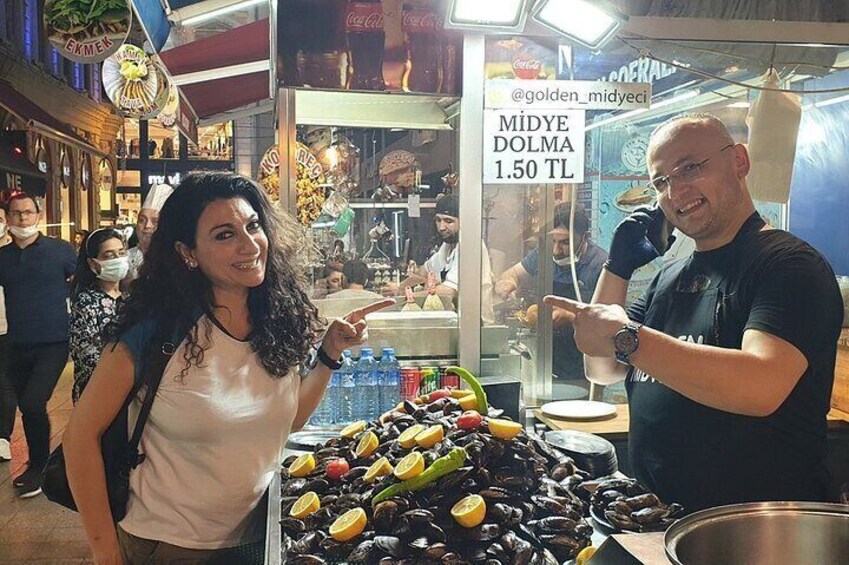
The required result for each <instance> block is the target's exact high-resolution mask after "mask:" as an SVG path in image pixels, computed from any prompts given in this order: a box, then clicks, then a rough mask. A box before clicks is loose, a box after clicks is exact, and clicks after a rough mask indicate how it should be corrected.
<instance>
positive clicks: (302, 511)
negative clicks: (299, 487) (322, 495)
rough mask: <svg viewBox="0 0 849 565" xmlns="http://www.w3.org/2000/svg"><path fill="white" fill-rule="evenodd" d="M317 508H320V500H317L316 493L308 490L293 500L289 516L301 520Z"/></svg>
mask: <svg viewBox="0 0 849 565" xmlns="http://www.w3.org/2000/svg"><path fill="white" fill-rule="evenodd" d="M319 508H321V501H319V499H318V495H317V494H316V493H314V492H313V491H309V492H308V493H306V494H304V495H303V496H301V497H300V498H299V499H298V500H296V501H295V504H294V505H293V506H292V509H291V510H289V516H291V517H292V518H297V519H298V520H303V519H304V518H306V517H307V516H309V515H310V514H312V513H313V512H315V511H316V510H318V509H319Z"/></svg>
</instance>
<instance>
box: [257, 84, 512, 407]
mask: <svg viewBox="0 0 849 565" xmlns="http://www.w3.org/2000/svg"><path fill="white" fill-rule="evenodd" d="M281 100H282V101H283V103H282V105H281V108H280V110H279V115H280V118H281V119H280V122H281V124H280V130H279V131H280V138H281V140H280V143H279V145H278V146H277V148H276V150H277V155H275V156H269V154H268V153H267V154H266V157H267V158H266V159H265V161H267V162H271V163H277V162H278V161H279V163H280V167H279V168H278V167H275V166H272V167H270V168H268V170H267V172H266V173H260V182H261V183H263V184H265V185H266V188H267V189H268V190H269V193H270V194H272V197H279V200H280V205H281V206H282V207H284V208H285V209H287V210H289V211H290V212H292V213H294V214H295V215H296V217H297V219H298V220H299V221H300V222H301V223H302V225H303V226H304V227H305V229H306V230H307V232H308V234H309V235H310V239H311V241H312V246H313V248H312V249H311V250H310V251H311V257H312V261H311V269H310V271H309V272H308V273H306V275H307V279H308V281H309V284H310V292H311V298H312V299H313V302H314V304H315V305H316V306H317V308H318V310H319V313H320V314H321V315H322V316H325V317H327V318H333V317H339V316H343V315H345V314H347V313H348V312H350V311H351V310H352V309H354V308H357V307H361V306H364V305H366V304H369V303H371V302H373V301H375V300H378V299H380V298H382V297H384V296H389V297H393V298H394V299H395V301H396V304H395V306H391V307H389V308H386V309H384V310H382V311H380V312H377V313H374V314H372V315H370V317H369V339H368V341H367V342H366V343H365V344H364V345H363V347H367V348H371V349H373V350H374V351H375V355H376V356H378V355H379V354H380V352H381V351H382V349H383V348H387V347H392V348H394V350H395V356H396V357H397V359H398V360H399V362H400V363H401V365H402V367H425V368H431V367H432V368H436V369H437V370H438V368H439V367H444V366H448V365H452V364H456V363H457V362H458V360H459V359H460V352H461V349H462V343H463V340H462V336H461V333H462V329H461V325H460V316H461V312H462V310H463V309H464V308H465V307H467V306H471V305H476V303H477V302H478V301H479V299H480V296H481V295H482V294H484V291H483V289H485V293H486V294H487V295H489V296H491V295H492V292H491V287H492V278H491V277H489V278H488V279H487V278H486V277H476V278H477V279H478V280H477V281H473V282H471V284H468V283H467V282H466V281H465V280H464V282H463V284H462V286H458V273H457V271H458V270H459V267H460V265H461V264H462V262H461V260H460V258H461V257H462V255H461V254H460V251H459V245H458V242H459V241H462V239H463V238H465V237H466V231H465V224H463V228H462V229H461V222H460V220H459V209H460V199H461V198H462V195H463V191H464V188H463V187H462V184H461V183H460V182H459V175H460V173H461V166H459V163H460V160H459V144H460V143H461V139H460V134H459V129H460V128H459V122H458V119H457V117H458V108H457V106H458V100H457V99H456V98H450V97H441V96H424V95H416V94H404V95H387V94H366V93H356V92H345V93H328V92H322V91H309V90H296V89H283V91H282V93H281ZM287 101H289V102H291V103H292V104H291V106H289V105H288V104H287ZM287 120H290V121H289V122H288V126H287ZM365 124H372V125H371V126H370V127H364V125H365ZM273 149H274V148H272V150H270V151H271V152H272V153H273V152H274V151H273ZM260 168H261V169H262V168H263V167H262V166H261V167H260ZM278 171H280V172H279V175H280V178H283V179H286V178H288V179H289V182H288V185H287V183H285V181H284V182H282V183H280V188H279V189H278V188H276V186H274V185H275V183H277V182H278V181H277V178H276V177H275V173H277V172H278ZM476 224H477V222H476V221H475V222H472V225H473V226H474V227H476ZM478 240H479V241H480V238H479V237H478ZM479 248H480V249H483V246H480V244H479ZM487 265H489V261H487ZM470 288H471V290H469V289H470ZM480 319H483V320H485V322H486V324H487V325H488V326H490V325H492V324H493V322H494V315H493V313H492V311H491V309H490V310H489V311H486V309H484V311H483V312H482V313H481V314H480V318H479V320H478V321H477V323H476V326H477V327H479V326H480ZM477 327H476V329H477ZM506 330H507V328H506V327H503V326H502V327H500V328H496V329H495V330H494V331H493V332H492V334H491V339H489V340H488V345H487V347H488V349H487V351H488V352H489V354H490V355H492V356H494V357H497V355H498V354H499V353H500V352H501V351H503V350H505V349H506V342H507V331H506ZM360 349H361V348H359V347H357V348H353V350H352V355H353V357H354V358H356V357H357V356H358V355H359V351H360ZM420 384H422V383H420ZM439 384H440V381H439V378H437V380H436V382H435V384H433V386H438V385H439ZM426 386H427V385H423V386H422V387H421V390H425V389H426Z"/></svg>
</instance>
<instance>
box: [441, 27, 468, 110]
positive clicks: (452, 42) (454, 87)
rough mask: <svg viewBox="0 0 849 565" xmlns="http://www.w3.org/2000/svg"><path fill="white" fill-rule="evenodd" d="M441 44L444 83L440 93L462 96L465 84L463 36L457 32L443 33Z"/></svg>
mask: <svg viewBox="0 0 849 565" xmlns="http://www.w3.org/2000/svg"><path fill="white" fill-rule="evenodd" d="M439 43H440V44H441V46H442V47H441V51H442V56H441V57H440V59H441V60H440V64H441V66H442V83H441V84H440V86H439V92H440V93H444V94H460V91H461V90H462V84H463V36H462V34H459V33H457V32H451V31H441V32H440V33H439Z"/></svg>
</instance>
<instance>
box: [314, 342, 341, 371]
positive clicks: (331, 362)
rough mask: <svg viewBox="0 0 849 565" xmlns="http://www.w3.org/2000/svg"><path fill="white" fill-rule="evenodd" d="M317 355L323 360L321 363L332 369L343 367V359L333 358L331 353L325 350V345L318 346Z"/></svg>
mask: <svg viewBox="0 0 849 565" xmlns="http://www.w3.org/2000/svg"><path fill="white" fill-rule="evenodd" d="M316 356H317V357H318V360H319V361H321V363H322V364H323V365H324V366H325V367H327V368H328V369H330V370H331V371H335V370H337V369H340V368H341V367H342V361H341V359H332V358H331V357H330V355H328V354H327V352H326V351H324V347H319V348H318V353H317V354H316Z"/></svg>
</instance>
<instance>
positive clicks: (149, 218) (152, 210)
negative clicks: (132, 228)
mask: <svg viewBox="0 0 849 565" xmlns="http://www.w3.org/2000/svg"><path fill="white" fill-rule="evenodd" d="M172 192H174V189H173V188H171V187H170V186H169V185H167V184H155V185H153V186H152V187H150V191H149V192H148V193H147V196H146V197H145V199H144V202H143V203H142V207H141V210H139V218H138V222H136V236H137V237H138V239H139V243H138V245H137V246H135V247H131V248H130V250H129V251H127V258H128V260H129V262H130V270H129V272H128V273H127V277H126V278H125V279H124V280H123V281H122V285H123V286H124V289H125V290H126V289H127V288H128V287H129V284H130V283H131V282H132V281H134V280H136V279H137V278H139V270H140V269H141V266H142V263H143V262H144V255H145V253H147V249H148V247H149V246H150V238H151V237H153V234H154V232H156V228H157V226H158V225H159V212H160V211H161V210H162V207H163V206H164V205H165V201H166V200H168V197H169V196H171V193H172Z"/></svg>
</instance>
